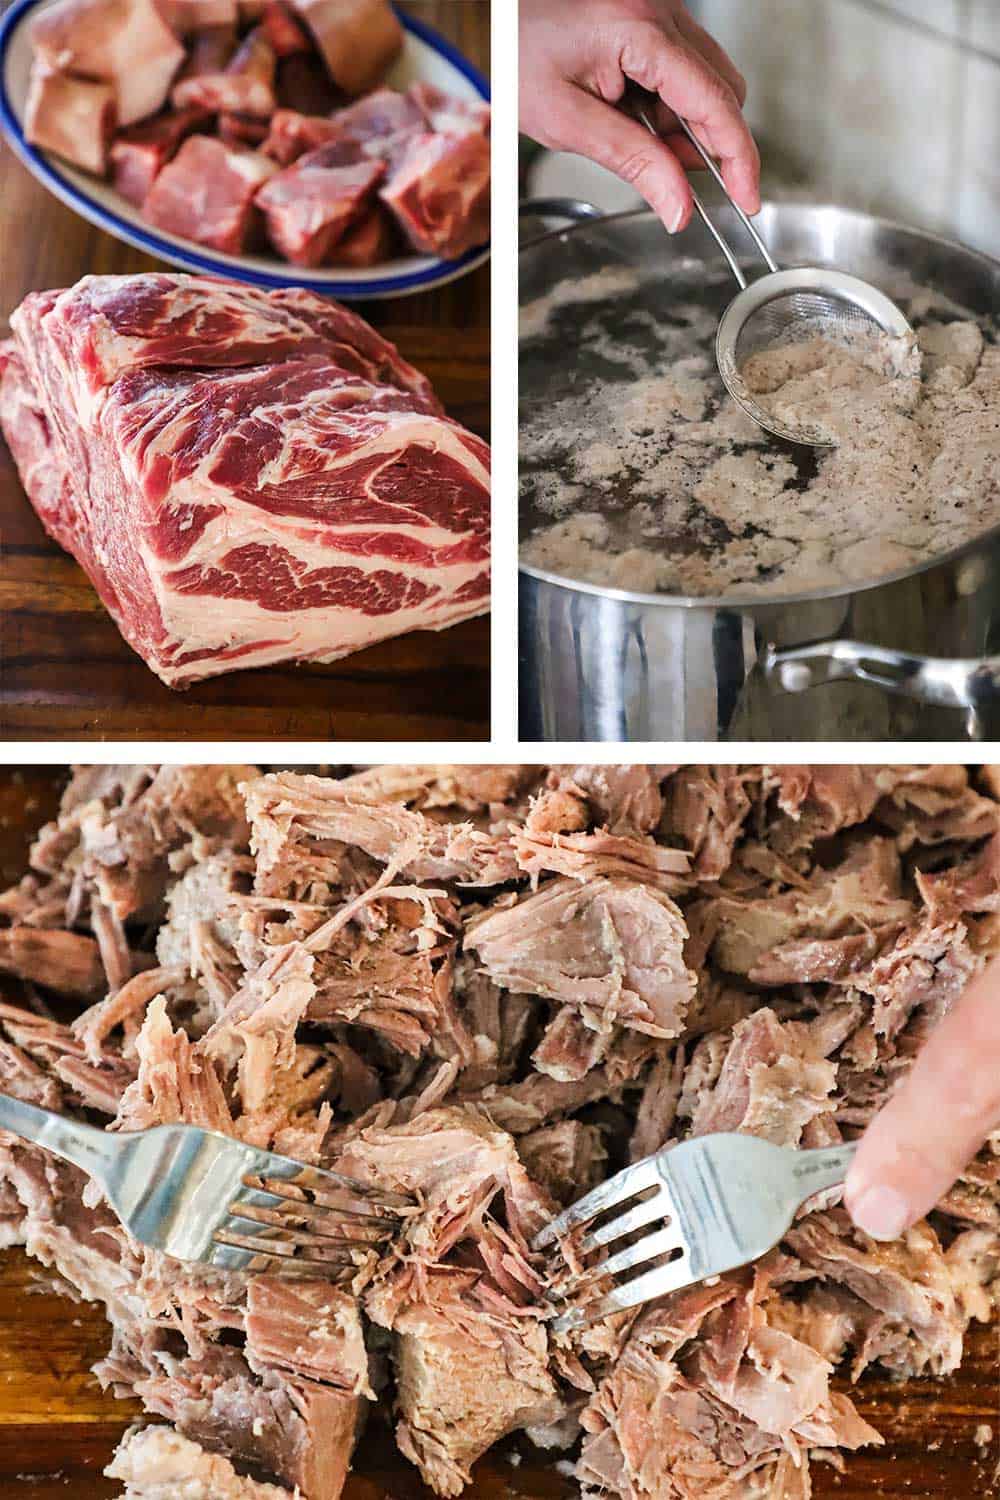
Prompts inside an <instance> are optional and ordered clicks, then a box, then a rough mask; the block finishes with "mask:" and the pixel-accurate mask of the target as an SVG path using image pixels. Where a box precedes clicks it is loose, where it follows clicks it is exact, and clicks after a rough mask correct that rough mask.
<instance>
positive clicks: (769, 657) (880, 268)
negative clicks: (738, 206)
mask: <svg viewBox="0 0 1000 1500" xmlns="http://www.w3.org/2000/svg"><path fill="white" fill-rule="evenodd" d="M559 209H565V210H566V211H567V212H569V211H570V210H571V209H572V205H565V204H561V203H549V204H547V205H546V211H547V213H548V214H551V215H554V214H555V212H557V211H558V210H559ZM585 209H586V205H584V206H582V208H581V214H582V212H583V210H585ZM591 213H592V211H589V212H588V213H587V218H588V222H585V223H584V222H581V223H579V224H577V225H575V226H574V227H572V228H570V229H563V230H558V231H555V232H552V233H549V234H546V235H543V236H542V237H541V238H539V239H536V240H533V241H531V243H529V244H527V245H525V246H524V247H523V248H522V251H521V268H520V292H521V299H522V302H528V301H532V300H533V299H535V298H537V297H539V296H542V295H544V294H545V293H546V292H548V291H550V290H551V288H552V287H553V286H554V285H555V284H556V283H557V282H560V281H563V280H564V279H565V278H566V277H573V276H584V275H587V274H590V273H591V272H592V271H593V270H594V269H596V268H597V266H599V265H601V264H606V263H607V261H608V260H609V258H610V259H613V260H614V261H615V262H616V263H625V264H634V265H640V266H645V267H648V266H649V265H650V264H656V263H657V262H658V261H662V262H663V264H664V287H665V295H666V296H667V297H669V280H670V271H671V264H672V262H673V263H674V264H678V263H679V261H678V259H677V258H679V257H682V256H683V257H685V258H689V257H691V256H696V257H699V258H702V259H704V261H705V262H706V264H708V263H709V262H711V261H712V260H713V254H712V252H713V249H714V246H713V245H712V242H711V241H710V239H709V237H708V234H707V232H706V231H704V230H699V228H698V227H697V226H693V227H692V228H691V229H690V230H688V231H686V232H685V234H684V235H683V236H681V237H679V239H678V240H676V241H671V240H668V238H667V236H666V235H665V234H664V232H663V230H662V227H661V226H660V224H659V222H658V221H657V220H656V219H655V217H654V216H653V215H652V214H651V213H650V212H648V211H645V210H640V211H638V212H634V213H629V214H620V215H616V216H614V217H613V218H605V219H601V220H599V221H597V222H593V221H592V220H591V219H590V214H591ZM719 217H720V219H721V220H723V221H724V224H725V228H726V230H727V231H728V230H730V229H733V231H734V232H735V226H734V224H730V223H729V222H726V211H722V212H720V214H719ZM760 225H761V230H762V233H763V235H764V237H765V239H766V241H767V242H768V244H769V245H770V246H771V249H772V251H773V253H774V255H775V258H776V260H777V261H778V263H779V264H793V263H804V264H811V263H815V264H827V265H836V266H840V267H842V268H845V269H848V270H850V271H852V272H854V273H855V274H857V275H859V276H863V277H865V278H866V279H868V280H870V281H872V282H874V283H875V285H877V286H881V287H882V288H883V289H884V290H886V291H888V292H889V293H890V295H899V283H900V280H901V278H907V279H908V280H909V281H910V282H911V283H912V284H913V286H914V289H916V287H926V288H928V289H930V290H932V291H934V292H935V293H936V294H938V295H939V296H942V297H945V298H948V299H951V300H952V301H953V302H955V303H956V304H958V305H959V306H960V307H962V308H967V309H968V310H969V311H970V312H972V313H974V314H976V315H984V314H998V313H1000V263H998V262H996V261H994V260H992V259H990V258H989V257H988V256H985V255H980V254H977V253H976V252H974V251H972V250H968V249H966V248H964V247H963V246H961V245H957V244H954V243H952V242H950V241H947V240H943V239H940V238H938V237H937V236H935V235H931V234H926V233H923V232H922V231H920V230H915V229H906V228H903V227H901V226H900V225H897V224H892V223H889V222H887V221H885V220H881V219H876V218H873V217H871V216H869V215H866V214H860V213H852V212H848V211H846V210H843V209H839V208H832V207H817V206H813V205H804V204H790V205H773V204H772V205H767V206H766V207H765V208H764V210H763V211H762V215H761V220H760ZM686 264H688V265H689V264H690V263H689V260H686ZM568 358H569V359H571V358H572V353H571V351H570V352H569V353H568ZM521 394H522V399H524V400H538V399H540V393H539V391H537V390H525V389H524V382H523V379H522V392H521ZM997 520H998V526H997V527H996V528H994V529H992V530H991V531H989V532H988V533H987V534H985V535H983V536H982V537H980V538H978V539H977V540H975V541H974V542H972V543H969V544H968V545H966V546H964V547H961V548H959V549H956V550H955V551H954V552H951V553H949V554H948V555H946V556H943V557H938V558H935V559H933V560H932V561H931V562H928V563H926V564H924V565H923V566H921V567H918V568H914V569H911V570H909V571H907V572H905V573H901V574H892V575H890V576H888V577H886V578H883V579H879V580H877V581H875V582H868V581H866V582H865V583H864V584H859V585H857V586H856V587H853V588H852V587H838V588H835V589H827V590H819V591H813V592H810V593H806V594H800V595H784V596H782V597H780V598H776V599H775V600H774V601H767V602H762V601H761V600H760V599H759V598H754V599H748V600H740V599H739V598H725V599H711V598H688V597H683V596H668V595H662V594H639V593H630V592H628V591H625V590H619V589H606V588H599V587H597V586H594V585H591V584H585V583H580V582H577V581H575V580H573V579H570V578H564V577H560V576H557V575H554V574H551V573H545V572H542V571H540V570H539V569H537V568H532V567H527V566H522V568H521V575H520V619H519V636H520V651H519V659H520V670H519V700H520V725H519V731H520V735H521V737H522V738H523V739H525V740H536V741H537V740H568V741H574V740H581V741H587V740H599V741H608V740H613V741H627V742H633V743H634V742H643V741H663V740H707V741H717V740H743V739H748V740H825V739H838V740H840V739H856V740H883V739H918V740H964V739H969V740H972V739H981V738H990V739H992V738H1000V497H998V508H997Z"/></svg>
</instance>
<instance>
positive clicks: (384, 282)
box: [0, 0, 489, 301]
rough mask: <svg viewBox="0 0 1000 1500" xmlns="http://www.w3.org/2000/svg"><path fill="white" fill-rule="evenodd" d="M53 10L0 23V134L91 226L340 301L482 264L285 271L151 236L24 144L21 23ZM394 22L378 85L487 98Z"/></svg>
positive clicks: (90, 181) (207, 265) (100, 192)
mask: <svg viewBox="0 0 1000 1500" xmlns="http://www.w3.org/2000/svg"><path fill="white" fill-rule="evenodd" d="M51 3H52V0H15V3H14V4H13V5H12V6H11V7H10V9H9V10H8V11H7V12H6V14H5V15H4V16H3V17H2V19H0V127H2V129H3V132H4V134H5V135H6V137H7V139H8V141H9V142H10V145H11V147H12V148H13V150H14V151H15V152H16V153H17V155H18V156H19V157H20V159H21V161H22V162H23V163H24V165H25V166H26V167H27V168H28V171H29V172H31V173H33V175H34V176H35V177H37V178H38V180H39V182H41V183H42V184H43V185H44V186H45V187H46V188H48V190H49V192H50V193H54V194H55V196H56V197H57V198H60V199H61V200H62V202H63V203H65V204H67V205H68V206H69V207H70V208H72V209H73V210H74V211H75V212H76V213H78V214H81V215H82V216H83V218H85V219H89V220H90V222H91V223H92V224H96V225H97V226H98V228H100V229H105V230H107V232H108V233H109V234H113V235H114V236H115V237H116V238H117V239H120V240H125V241H126V243H127V244H130V245H135V246H136V247H137V248H138V249H140V250H145V251H147V252H148V253H149V254H150V255H155V256H157V257H158V258H159V259H160V260H164V261H167V262H168V263H169V264H171V265H175V266H180V267H182V268H183V269H184V270H185V271H198V272H201V273H203V274H208V275H213V276H229V277H232V278H234V279H235V280H237V281H245V282H249V283H250V284H251V285H253V286H263V287H280V286H304V287H308V288H309V289H310V290H311V291H314V292H321V293H326V294H327V295H328V296H331V297H340V298H342V299H344V300H348V301H349V300H351V299H360V298H371V297H400V296H406V295H408V294H409V293H411V292H421V291H425V290H426V289H428V288H429V287H435V286H443V285H444V283H445V282H447V281H454V280H455V278H456V277H458V276H464V275H465V274H466V272H467V271H471V270H472V269H473V268H474V267H475V266H478V265H481V264H482V263H483V261H485V260H486V259H487V257H488V255H489V247H488V246H487V245H483V246H480V247H478V248H477V249H474V250H469V251H467V253H466V254H465V255H462V256H459V257H458V259H457V260H439V259H437V258H436V257H434V256H430V255H411V256H406V257H402V256H401V257H398V258H397V259H395V260H390V261H386V262H385V263H384V264H383V265H379V266H371V267H366V268H364V269H358V270H354V269H351V268H349V267H345V266H333V267H331V268H330V269H329V270H323V269H322V268H319V269H312V268H311V269H309V270H308V271H305V270H302V269H300V268H297V267H295V266H291V265H286V264H285V263H284V262H282V261H280V260H279V259H277V258H276V257H275V256H270V255H224V254H222V253H221V252H219V251H215V250H209V249H206V248H205V247H204V246H202V245H195V244H192V243H191V241H190V240H183V239H180V238H178V237H177V236H176V235H172V234H165V233H163V232H162V231H159V230H158V231H156V232H154V231H153V230H152V228H151V227H150V226H149V225H148V224H146V222H145V221H144V220H143V217H142V215H141V214H140V212H139V210H138V209H137V208H136V207H135V206H134V205H133V204H131V203H129V202H127V201H126V199H124V198H123V197H122V196H121V195H120V194H119V193H116V192H115V191H114V189H113V188H111V187H110V186H109V185H108V184H107V183H106V182H102V181H101V180H100V179H99V178H96V177H91V176H90V175H89V174H88V173H86V172H81V171H79V170H78V169H77V168H75V167H71V166H69V165H68V163H66V162H64V161H61V160H60V159H59V158H58V157H56V156H53V155H52V153H51V152H48V151H40V150H39V149H38V148H37V147H35V146H32V145H31V144H30V143H29V142H28V141H26V140H25V138H24V130H23V121H24V109H25V103H26V101H27V96H28V73H29V70H30V67H31V44H30V41H29V37H28V31H29V22H30V20H31V17H32V15H33V13H34V12H35V10H36V9H40V8H43V7H44V6H45V5H47V4H51ZM400 20H401V22H402V24H403V27H404V30H405V37H404V46H403V51H402V54H401V56H400V57H399V58H398V59H397V61H396V63H395V65H394V67H393V68H392V70H391V72H390V74H389V76H388V78H387V79H386V82H387V83H388V84H390V85H391V86H393V87H394V88H405V87H406V86H407V85H408V84H410V83H414V82H416V81H417V80H418V79H420V80H425V81H426V82H428V83H433V84H436V85H437V87H438V88H441V89H443V90H445V92H446V93H449V94H453V95H455V96H457V97H458V98H462V99H487V100H488V99H489V86H488V84H487V82H486V80H485V78H483V76H482V75H481V74H480V73H479V72H478V71H477V70H476V69H475V68H474V67H473V66H472V64H471V63H469V62H468V61H467V60H466V59H465V58H464V57H462V55H461V54H460V53H459V52H457V51H456V50H455V48H454V47H452V46H451V44H450V43H449V42H447V41H445V39H444V38H443V37H441V36H439V35H438V33H437V32H436V31H434V30H433V29H432V28H431V27H430V26H427V25H425V24H424V23H423V22H422V21H417V20H415V19H414V18H413V17H412V16H409V15H404V14H402V13H400Z"/></svg>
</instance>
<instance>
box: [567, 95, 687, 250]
mask: <svg viewBox="0 0 1000 1500" xmlns="http://www.w3.org/2000/svg"><path fill="white" fill-rule="evenodd" d="M547 133H548V135H549V143H550V144H552V145H558V146H559V147H560V148H561V149H562V150H564V151H579V152H581V153H582V154H583V155H584V156H589V157H590V158H591V160H592V161H596V162H599V163H600V165H601V166H602V167H607V168H609V169H610V171H612V172H614V173H615V174H616V175H617V176H618V177H621V178H622V179H623V181H625V182H628V183H630V184H631V185H632V186H633V187H634V188H635V189H636V191H637V192H639V193H641V194H642V196H643V197H644V198H645V200H646V202H647V203H648V204H649V206H650V208H652V209H653V210H654V212H655V213H657V214H658V215H659V217H660V218H661V219H662V220H663V223H664V224H665V225H666V227H667V229H668V230H669V231H670V233H671V234H676V233H677V231H678V230H680V229H683V228H684V226H685V224H687V222H688V220H689V219H690V217H691V208H692V202H691V187H690V184H689V183H688V180H687V177H686V176H685V174H684V170H683V168H682V167H681V165H680V162H679V161H678V160H677V158H676V156H675V155H674V154H673V152H672V151H671V150H670V148H669V147H668V146H667V145H666V144H665V143H664V142H663V141H662V140H660V139H659V138H658V137H657V136H655V135H653V134H652V133H651V132H650V131H649V130H647V129H646V127H645V125H640V124H639V123H638V121H636V120H633V119H631V118H630V117H629V116H628V115H625V114H623V113H622V112H621V110H618V109H615V108H614V107H613V106H612V105H610V104H605V103H604V102H603V100H601V99H595V98H594V96H593V94H589V93H587V91H586V90H585V89H581V88H577V87H576V86H575V85H573V84H565V85H561V86H560V87H559V88H558V89H557V90H556V91H555V92H554V94H553V97H552V99H551V101H550V112H549V125H548V132H547Z"/></svg>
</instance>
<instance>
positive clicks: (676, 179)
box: [520, 0, 760, 234]
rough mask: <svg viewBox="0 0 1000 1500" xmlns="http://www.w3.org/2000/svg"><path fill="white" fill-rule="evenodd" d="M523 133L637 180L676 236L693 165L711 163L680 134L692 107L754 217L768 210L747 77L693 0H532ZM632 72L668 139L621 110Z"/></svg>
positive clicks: (524, 35)
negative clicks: (747, 105)
mask: <svg viewBox="0 0 1000 1500" xmlns="http://www.w3.org/2000/svg"><path fill="white" fill-rule="evenodd" d="M520 75H521V84H520V96H521V97H520V123H521V129H522V130H523V131H524V132H525V133H526V134H527V135H530V136H531V137H532V138H533V139H534V140H536V141H539V142H540V143H541V144H542V145H543V146H550V147H552V148H553V149H554V150H560V151H576V152H579V153H581V154H582V155H584V156H589V157H591V158H592V160H594V161H596V162H599V163H600V164H601V165H602V166H604V167H609V168H610V169H611V171H612V172H615V173H616V174H617V175H618V176H619V177H621V178H623V179H624V180H625V181H626V182H629V183H631V184H632V186H633V187H635V188H636V189H637V190H638V191H639V192H640V193H641V194H642V196H643V197H644V198H645V199H646V201H647V203H648V204H649V205H650V207H651V208H653V209H654V210H655V211H656V213H657V214H659V216H660V218H661V219H662V220H663V222H664V224H665V225H666V227H667V229H668V230H669V231H670V233H671V234H676V233H677V231H678V230H680V229H683V228H684V226H685V225H686V224H687V223H688V221H689V219H690V217H691V211H692V207H693V203H692V197H691V187H690V184H689V182H688V180H687V177H686V175H685V170H684V169H685V167H700V166H701V161H700V159H699V157H698V154H697V152H696V151H695V150H694V148H693V147H692V146H691V144H690V142H689V141H688V140H687V139H686V138H685V137H684V136H683V134H681V133H680V132H677V133H675V134H671V133H670V131H671V126H672V125H673V126H674V127H676V115H675V114H671V111H675V112H676V114H680V115H683V116H684V118H685V119H686V120H687V121H688V122H689V123H690V125H691V127H692V129H693V130H694V131H695V133H696V134H697V136H698V138H699V139H700V140H701V141H702V142H703V143H704V145H705V146H706V147H707V148H708V149H709V150H710V151H711V153H712V154H713V155H714V156H715V157H716V158H717V159H718V160H719V162H720V165H721V169H722V176H723V180H724V181H725V184H726V187H727V188H728V189H729V192H730V193H731V194H732V196H733V198H734V199H735V200H736V202H737V203H738V204H739V205H740V207H741V208H742V209H744V210H745V212H746V213H749V214H753V213H756V212H757V210H758V209H759V208H760V159H759V157H758V155H757V148H756V146H755V145H754V141H753V137H752V136H751V134H750V131H749V128H748V126H747V123H746V121H745V120H744V118H743V115H742V113H741V109H740V106H741V105H742V103H743V100H744V98H745V97H746V85H745V83H744V81H743V78H742V76H741V74H740V73H739V71H738V70H737V68H736V67H735V66H734V64H733V63H732V62H731V61H730V59H729V58H728V57H727V56H726V54H725V52H724V51H723V50H722V48H721V47H720V46H719V45H718V43H717V42H715V41H714V40H713V39H712V37H710V36H709V34H708V32H707V31H705V30H703V28H702V27H701V26H699V25H698V23H697V22H696V21H695V20H694V18H693V17H692V16H691V15H689V14H688V10H687V7H686V6H685V5H684V4H683V3H682V0H521V23H520ZM629 80H632V82H634V83H636V84H638V85H639V86H640V87H641V88H643V89H646V90H647V91H648V92H649V93H652V94H657V95H659V97H660V99H661V100H662V101H663V103H664V105H665V106H666V107H667V108H666V110H664V111H662V112H661V114H660V116H659V117H658V119H659V124H660V126H661V128H662V129H665V131H666V136H665V139H661V140H657V139H656V138H655V137H654V136H653V135H652V134H651V133H650V132H649V131H648V130H647V129H646V128H645V126H643V125H640V124H639V123H638V121H636V120H633V119H631V118H629V117H628V116H627V115H625V114H623V113H622V112H621V111H620V110H618V109H616V108H615V107H614V106H615V105H616V104H617V103H618V101H619V100H620V99H621V98H622V95H623V93H624V92H625V88H626V84H627V82H628V81H629Z"/></svg>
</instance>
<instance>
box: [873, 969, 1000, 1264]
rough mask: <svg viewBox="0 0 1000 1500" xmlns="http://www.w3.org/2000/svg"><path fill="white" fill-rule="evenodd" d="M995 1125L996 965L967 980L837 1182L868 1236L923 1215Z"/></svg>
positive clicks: (999, 985)
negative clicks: (841, 1181)
mask: <svg viewBox="0 0 1000 1500" xmlns="http://www.w3.org/2000/svg"><path fill="white" fill-rule="evenodd" d="M998 1124H1000V963H997V962H995V963H993V964H992V965H991V966H990V967H989V968H988V969H986V970H985V971H984V972H983V973H982V974H981V975H980V976H979V977H978V978H977V979H975V980H973V982H972V984H970V985H969V987H968V989H967V990H966V991H965V993H964V995H963V996H962V998H961V1000H960V1001H959V1002H958V1003H957V1005H956V1006H955V1007H954V1009H953V1010H952V1011H951V1013H950V1014H949V1015H948V1016H947V1017H946V1018H945V1019H944V1021H942V1022H941V1024H940V1025H939V1026H938V1027H937V1028H936V1030H935V1031H934V1032H933V1034H932V1035H931V1037H930V1038H929V1040H928V1041H927V1042H926V1043H925V1045H924V1047H923V1049H922V1050H921V1052H920V1054H919V1056H918V1057H917V1060H916V1062H915V1063H914V1064H913V1067H912V1068H911V1069H910V1071H909V1073H908V1074H907V1076H906V1078H905V1079H904V1081H903V1083H902V1084H901V1085H900V1087H899V1088H898V1089H897V1090H896V1092H895V1094H894V1095H893V1097H892V1098H891V1099H890V1100H889V1103H888V1104H887V1105H886V1106H885V1107H884V1109H882V1110H881V1111H880V1112H879V1113H878V1114H877V1115H876V1117H875V1119H874V1120H873V1121H872V1123H871V1124H870V1125H869V1127H868V1129H867V1131H866V1132H865V1135H864V1137H863V1139H862V1142H861V1145H860V1146H859V1148H858V1154H857V1156H856V1157H855V1159H854V1161H853V1163H852V1165H851V1170H850V1172H849V1173H848V1176H847V1182H846V1184H845V1188H844V1201H845V1203H846V1205H847V1209H848V1212H849V1213H850V1214H851V1217H852V1218H853V1219H854V1222H855V1223H856V1224H857V1225H858V1227H859V1228H860V1229H863V1230H865V1231H866V1233H868V1234H870V1235H871V1236H872V1237H873V1238H874V1239H896V1238H897V1237H898V1236H899V1235H900V1234H902V1232H903V1231H904V1230H905V1229H908V1228H909V1227H910V1225H911V1224H915V1223H916V1221H917V1220H918V1219H920V1218H922V1217H923V1216H924V1214H926V1213H928V1212H929V1211H930V1209H932V1208H933V1207H934V1205H935V1204H936V1203H937V1202H938V1201H939V1200H940V1199H941V1198H942V1197H943V1196H944V1194H945V1193H946V1192H947V1191H948V1189H949V1188H950V1187H951V1186H952V1184H953V1183H954V1182H955V1180H956V1178H957V1177H958V1176H959V1175H960V1173H961V1172H962V1171H963V1170H964V1169H965V1167H966V1166H967V1165H968V1164H969V1162H970V1161H971V1160H972V1158H973V1157H974V1156H975V1154H976V1152H977V1151H978V1150H979V1148H980V1146H981V1145H982V1144H983V1141H984V1140H985V1139H986V1137H987V1136H988V1135H989V1134H990V1132H991V1131H993V1130H995V1129H996V1127H997V1125H998Z"/></svg>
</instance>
